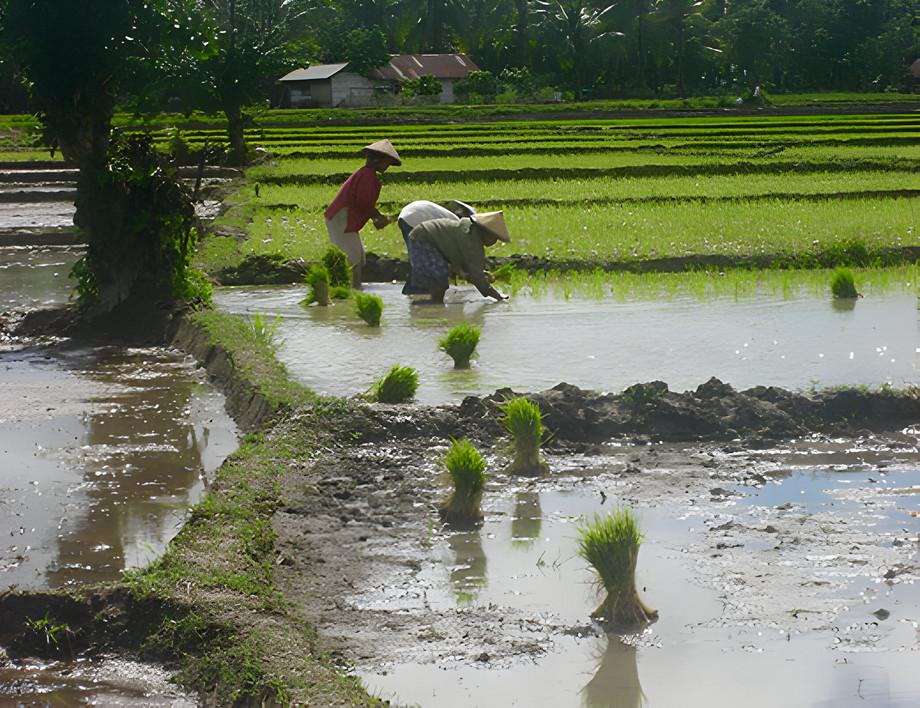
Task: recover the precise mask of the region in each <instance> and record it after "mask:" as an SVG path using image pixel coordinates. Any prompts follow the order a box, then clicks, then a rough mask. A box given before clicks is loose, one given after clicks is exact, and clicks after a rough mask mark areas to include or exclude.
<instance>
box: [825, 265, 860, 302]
mask: <svg viewBox="0 0 920 708" xmlns="http://www.w3.org/2000/svg"><path fill="white" fill-rule="evenodd" d="M831 292H832V293H833V295H834V298H835V299H838V300H842V299H854V298H857V297H859V292H857V290H856V278H855V277H854V276H853V271H852V270H850V269H849V268H835V269H834V273H833V275H831Z"/></svg>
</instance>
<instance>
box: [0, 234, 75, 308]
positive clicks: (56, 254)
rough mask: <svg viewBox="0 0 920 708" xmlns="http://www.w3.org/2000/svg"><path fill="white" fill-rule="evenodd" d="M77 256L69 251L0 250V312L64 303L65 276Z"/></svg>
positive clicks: (67, 289)
mask: <svg viewBox="0 0 920 708" xmlns="http://www.w3.org/2000/svg"><path fill="white" fill-rule="evenodd" d="M78 257H79V254H78V252H77V251H74V250H71V249H45V250H34V249H25V248H0V312H4V311H7V310H23V309H34V308H39V307H51V306H54V305H60V304H63V303H65V302H67V298H68V297H70V293H71V292H72V291H73V281H72V280H70V278H68V277H67V276H68V273H70V269H71V267H72V266H73V264H74V262H75V261H76V260H77V258H78Z"/></svg>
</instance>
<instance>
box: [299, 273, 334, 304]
mask: <svg viewBox="0 0 920 708" xmlns="http://www.w3.org/2000/svg"><path fill="white" fill-rule="evenodd" d="M305 280H306V283H307V285H308V286H310V289H309V290H308V291H307V297H306V299H304V301H303V304H307V305H308V304H310V303H311V302H315V303H316V304H317V305H321V306H323V307H325V306H326V305H328V304H329V269H328V268H327V267H326V266H324V265H323V264H322V263H317V264H315V265H314V266H313V267H312V268H310V270H308V271H307V275H306V277H305Z"/></svg>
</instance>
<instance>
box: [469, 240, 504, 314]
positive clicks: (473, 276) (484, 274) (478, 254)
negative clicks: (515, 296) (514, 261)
mask: <svg viewBox="0 0 920 708" xmlns="http://www.w3.org/2000/svg"><path fill="white" fill-rule="evenodd" d="M476 241H478V238H477V239H476ZM476 241H468V242H467V243H468V244H469V245H466V244H464V248H463V266H464V267H463V271H464V273H465V274H466V279H467V280H469V281H470V283H472V284H473V285H475V286H476V289H477V290H478V291H479V292H480V294H481V295H482V296H483V297H491V298H495V299H496V300H507V297H506V296H505V295H502V294H501V293H500V292H499V291H498V290H496V289H495V288H493V287H492V285H491V284H490V283H491V281H490V275H491V274H490V273H489V272H488V271H487V270H486V256H485V251H484V250H483V248H482V245H481V244H477V243H476Z"/></svg>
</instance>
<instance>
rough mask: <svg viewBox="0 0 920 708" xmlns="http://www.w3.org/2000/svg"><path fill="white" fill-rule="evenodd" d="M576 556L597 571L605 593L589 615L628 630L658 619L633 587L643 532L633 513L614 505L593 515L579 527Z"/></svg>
mask: <svg viewBox="0 0 920 708" xmlns="http://www.w3.org/2000/svg"><path fill="white" fill-rule="evenodd" d="M578 534H579V538H578V555H579V556H581V557H582V558H583V559H584V560H586V561H587V562H588V563H589V564H590V565H591V567H592V568H594V570H595V571H596V572H597V574H598V576H599V578H600V582H601V584H602V585H603V586H604V590H605V591H606V593H607V596H606V597H605V598H604V601H603V602H602V603H601V604H600V606H599V607H598V608H597V609H596V610H595V611H594V612H593V613H592V615H591V617H592V618H593V619H595V620H597V621H598V622H600V623H601V624H603V625H605V626H606V627H607V628H608V629H611V630H614V631H624V632H630V631H635V630H636V629H640V628H641V627H644V626H645V625H647V624H648V623H650V622H654V621H655V620H656V619H658V612H656V611H655V610H652V609H650V608H649V607H648V606H646V604H645V603H644V602H642V599H641V598H640V597H639V592H638V591H637V590H636V562H637V561H638V559H639V546H640V545H641V544H642V534H641V533H640V532H639V525H638V523H637V522H636V518H635V516H634V515H633V514H632V513H631V512H630V511H629V509H625V508H617V509H616V511H615V512H614V513H613V514H608V515H607V516H600V515H599V514H595V515H594V519H593V520H591V521H588V522H587V523H586V524H585V526H583V527H582V528H579V529H578Z"/></svg>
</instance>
